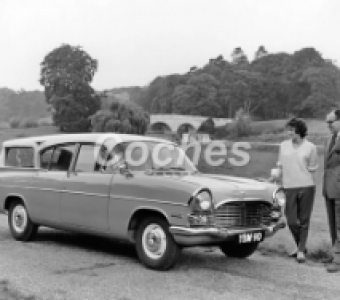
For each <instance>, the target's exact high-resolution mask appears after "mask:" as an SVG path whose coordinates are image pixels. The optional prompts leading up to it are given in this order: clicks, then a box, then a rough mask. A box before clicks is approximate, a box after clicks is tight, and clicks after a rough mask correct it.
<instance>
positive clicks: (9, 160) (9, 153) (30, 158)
mask: <svg viewBox="0 0 340 300" xmlns="http://www.w3.org/2000/svg"><path fill="white" fill-rule="evenodd" d="M5 165H6V166H9V167H18V168H34V149H33V148H32V147H11V148H7V149H6V157H5Z"/></svg>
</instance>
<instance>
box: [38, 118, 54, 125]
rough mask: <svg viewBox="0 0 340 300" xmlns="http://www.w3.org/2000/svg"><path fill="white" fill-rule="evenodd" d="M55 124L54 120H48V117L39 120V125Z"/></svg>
mask: <svg viewBox="0 0 340 300" xmlns="http://www.w3.org/2000/svg"><path fill="white" fill-rule="evenodd" d="M52 125H53V121H52V120H48V119H46V118H45V119H40V120H39V121H38V126H52Z"/></svg>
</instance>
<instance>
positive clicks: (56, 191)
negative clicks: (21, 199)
mask: <svg viewBox="0 0 340 300" xmlns="http://www.w3.org/2000/svg"><path fill="white" fill-rule="evenodd" d="M0 186H1V187H11V188H17V187H20V188H22V189H29V190H36V191H48V192H54V193H69V194H80V195H86V196H96V197H106V198H108V197H109V196H108V194H99V193H87V192H81V191H70V190H58V189H51V188H42V187H32V186H18V185H0Z"/></svg>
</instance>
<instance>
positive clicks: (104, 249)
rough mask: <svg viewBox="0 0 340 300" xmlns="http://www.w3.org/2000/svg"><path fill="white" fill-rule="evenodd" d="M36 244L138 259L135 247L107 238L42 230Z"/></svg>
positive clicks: (35, 241)
mask: <svg viewBox="0 0 340 300" xmlns="http://www.w3.org/2000/svg"><path fill="white" fill-rule="evenodd" d="M34 243H35V244H36V243H40V244H43V245H53V246H59V245H60V246H64V247H67V248H71V249H81V250H84V251H88V252H95V253H102V254H105V255H112V254H114V255H119V256H124V257H129V258H133V259H137V253H136V250H135V247H134V245H132V244H130V243H128V242H125V241H121V240H115V239H111V238H107V237H100V236H94V235H88V234H82V233H73V232H66V231H59V230H54V229H48V228H47V229H45V228H40V229H39V232H38V234H37V237H36V239H35V240H34Z"/></svg>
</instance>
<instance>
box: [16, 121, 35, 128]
mask: <svg viewBox="0 0 340 300" xmlns="http://www.w3.org/2000/svg"><path fill="white" fill-rule="evenodd" d="M19 127H20V128H34V127H38V122H37V121H35V120H33V119H24V120H22V121H21V122H20V124H19Z"/></svg>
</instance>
